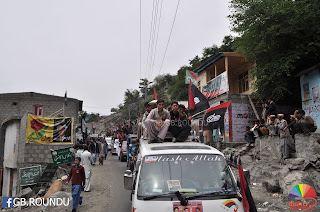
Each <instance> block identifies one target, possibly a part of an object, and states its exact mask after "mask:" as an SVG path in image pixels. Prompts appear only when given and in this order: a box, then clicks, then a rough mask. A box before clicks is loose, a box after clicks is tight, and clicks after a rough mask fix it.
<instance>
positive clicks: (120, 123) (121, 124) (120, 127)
mask: <svg viewBox="0 0 320 212" xmlns="http://www.w3.org/2000/svg"><path fill="white" fill-rule="evenodd" d="M120 129H121V131H123V129H122V124H121V121H120Z"/></svg>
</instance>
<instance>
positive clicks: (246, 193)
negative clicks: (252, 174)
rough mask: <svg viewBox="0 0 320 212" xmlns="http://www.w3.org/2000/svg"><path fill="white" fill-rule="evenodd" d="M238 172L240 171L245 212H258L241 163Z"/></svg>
mask: <svg viewBox="0 0 320 212" xmlns="http://www.w3.org/2000/svg"><path fill="white" fill-rule="evenodd" d="M238 171H239V178H240V190H241V195H242V197H243V199H242V202H243V203H242V204H243V209H244V211H245V212H248V211H249V212H257V208H256V205H255V204H254V200H253V198H252V195H251V191H250V188H249V185H248V183H247V180H246V178H245V176H244V171H243V169H242V166H241V163H238Z"/></svg>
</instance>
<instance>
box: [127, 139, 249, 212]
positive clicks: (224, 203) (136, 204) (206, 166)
mask: <svg viewBox="0 0 320 212" xmlns="http://www.w3.org/2000/svg"><path fill="white" fill-rule="evenodd" d="M124 184H125V188H126V189H128V190H131V191H132V192H131V199H132V211H135V212H144V211H153V212H160V211H161V212H162V211H178V212H180V211H183V212H185V211H188V212H194V211H196V212H202V211H216V212H219V211H232V212H243V211H244V210H243V206H242V201H241V200H242V196H241V194H240V190H239V188H238V187H237V183H236V179H235V177H234V175H233V173H232V170H231V168H230V167H229V166H228V164H227V162H226V160H225V158H224V155H223V154H222V153H221V152H220V151H218V150H217V149H215V148H213V147H211V146H207V145H204V144H201V143H198V142H183V143H171V142H166V143H151V144H148V141H147V140H143V139H141V140H140V147H139V155H138V159H137V161H136V164H135V168H134V171H133V172H132V171H131V170H127V171H126V173H125V175H124Z"/></svg>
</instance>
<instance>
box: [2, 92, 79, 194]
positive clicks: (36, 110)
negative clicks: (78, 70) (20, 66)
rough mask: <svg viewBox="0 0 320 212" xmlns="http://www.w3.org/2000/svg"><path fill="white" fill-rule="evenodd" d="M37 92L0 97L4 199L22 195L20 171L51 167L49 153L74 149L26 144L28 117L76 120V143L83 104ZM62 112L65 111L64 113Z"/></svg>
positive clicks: (9, 94)
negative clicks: (29, 168)
mask: <svg viewBox="0 0 320 212" xmlns="http://www.w3.org/2000/svg"><path fill="white" fill-rule="evenodd" d="M64 102H65V98H64V97H59V96H54V95H46V94H40V93H34V92H25V93H7V94H0V166H1V168H2V169H3V187H2V195H3V196H16V195H18V194H19V191H20V189H21V188H20V178H19V169H20V168H23V167H29V166H33V165H45V164H47V163H52V157H51V151H50V149H55V150H57V149H61V148H66V147H70V146H72V145H70V144H68V145H50V144H38V143H26V128H27V119H28V113H30V114H34V115H39V116H44V117H49V116H53V117H55V116H60V117H62V116H64V117H72V118H73V135H74V137H73V143H75V139H76V138H75V135H76V133H75V129H76V127H77V126H78V124H79V123H78V122H79V121H78V112H79V111H81V110H82V101H80V100H77V99H73V98H68V100H67V106H63V105H64ZM62 108H64V109H63V110H62Z"/></svg>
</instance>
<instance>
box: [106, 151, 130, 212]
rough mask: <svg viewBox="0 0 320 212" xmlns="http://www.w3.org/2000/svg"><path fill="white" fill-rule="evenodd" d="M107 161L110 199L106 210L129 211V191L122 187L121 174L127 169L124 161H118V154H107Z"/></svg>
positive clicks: (111, 211)
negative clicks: (108, 165)
mask: <svg viewBox="0 0 320 212" xmlns="http://www.w3.org/2000/svg"><path fill="white" fill-rule="evenodd" d="M107 163H109V164H110V169H109V170H110V172H109V173H108V178H109V179H110V186H111V187H110V201H109V204H108V210H106V211H110V212H113V211H116V212H129V211H130V209H131V201H130V193H131V192H130V191H128V190H125V189H124V187H123V174H124V172H125V170H126V169H127V163H126V162H120V160H119V159H118V156H114V155H111V154H109V155H108V159H107Z"/></svg>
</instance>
